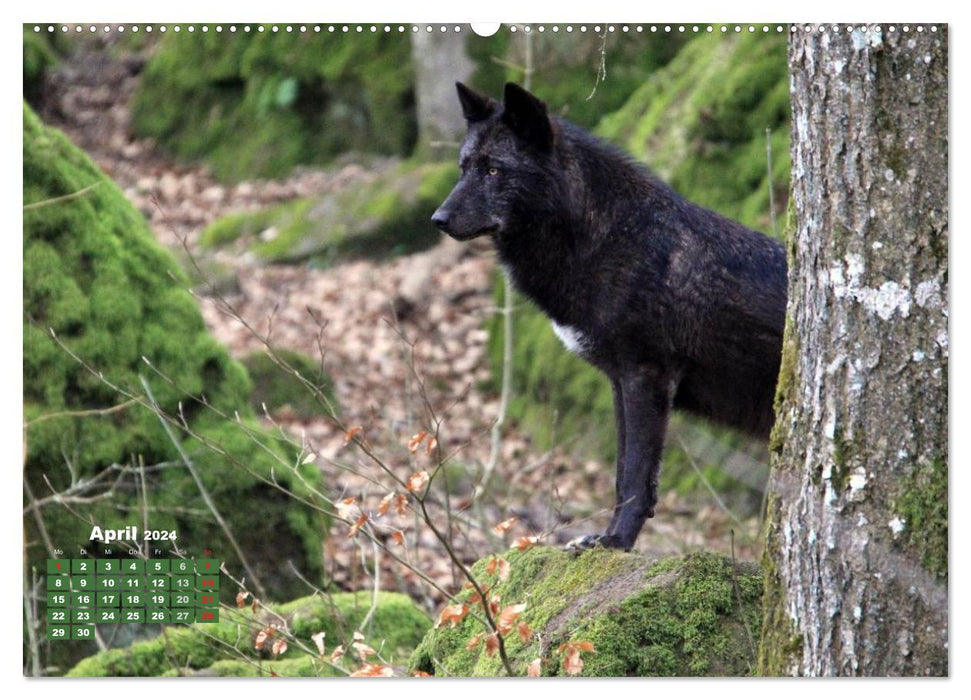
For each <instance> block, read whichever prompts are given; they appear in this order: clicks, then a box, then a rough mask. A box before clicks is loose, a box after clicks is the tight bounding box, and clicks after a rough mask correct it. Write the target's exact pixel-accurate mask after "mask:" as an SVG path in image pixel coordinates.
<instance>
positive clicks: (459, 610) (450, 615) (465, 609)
mask: <svg viewBox="0 0 971 700" xmlns="http://www.w3.org/2000/svg"><path fill="white" fill-rule="evenodd" d="M468 614H469V606H468V605H465V604H462V605H459V604H457V603H456V604H455V605H446V606H445V607H444V608H443V609H442V612H441V614H440V615H439V616H438V622H436V623H435V629H438V628H439V627H441V626H442V625H443V624H445V623H446V622H448V623H450V624H451V626H452V627H455V626H457V625H458V623H460V622H461V621H462V620H464V619H465V616H466V615H468Z"/></svg>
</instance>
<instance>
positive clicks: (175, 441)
mask: <svg viewBox="0 0 971 700" xmlns="http://www.w3.org/2000/svg"><path fill="white" fill-rule="evenodd" d="M138 378H139V380H140V381H141V383H142V388H143V389H145V396H147V397H148V400H149V402H150V403H151V405H152V406H153V407H158V403H157V402H156V401H155V397H154V396H153V395H152V389H151V387H150V386H149V385H148V382H147V381H145V377H142V376H139V377H138ZM159 410H161V409H159ZM156 416H158V413H157V412H156ZM158 418H159V421H160V422H161V423H162V428H163V429H164V430H165V434H166V435H167V436H168V438H169V440H170V441H171V443H172V446H173V447H175V449H176V451H177V452H178V453H179V456H180V457H182V461H183V462H185V468H186V470H187V471H188V472H189V474H190V475H191V476H192V480H193V481H194V482H195V484H196V488H197V489H199V495H201V496H202V500H203V501H205V503H206V507H207V508H209V512H210V513H212V516H213V517H214V518H215V519H216V522H217V523H218V524H219V527H220V529H221V530H222V531H223V534H224V535H226V539H227V540H228V541H229V544H230V546H231V547H232V548H233V549H234V550H235V552H236V556H237V557H239V563H240V564H242V566H243V568H244V569H246V574H247V575H248V576H249V577H250V578H251V579H252V581H253V585H254V586H255V587H256V589H257V590H258V591H259V594H260V596H261V597H263V598H265V597H266V589H265V588H263V584H262V583H261V582H260V579H259V577H258V576H257V575H256V572H255V571H254V570H253V568H252V567H251V566H250V564H249V561H247V559H246V555H245V554H243V549H242V548H241V547H240V546H239V543H238V542H236V537H235V536H234V535H233V533H232V530H230V529H229V525H228V524H227V523H226V521H225V520H223V516H222V515H221V514H220V513H219V509H218V508H216V504H215V502H214V501H213V500H212V497H211V496H210V495H209V489H207V488H206V486H205V484H203V483H202V479H200V478H199V474H198V472H197V471H196V466H195V462H193V461H192V458H191V457H189V455H188V453H186V451H185V449H184V448H183V447H182V442H181V441H180V440H179V438H178V436H177V435H176V434H175V433H174V432H173V431H172V427H171V426H170V425H169V424H168V422H167V421H166V420H165V419H163V418H162V417H161V416H158Z"/></svg>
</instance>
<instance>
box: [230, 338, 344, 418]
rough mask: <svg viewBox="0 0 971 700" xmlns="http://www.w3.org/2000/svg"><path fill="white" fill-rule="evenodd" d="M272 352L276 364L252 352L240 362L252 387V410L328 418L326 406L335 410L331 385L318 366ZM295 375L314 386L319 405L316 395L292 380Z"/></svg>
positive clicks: (303, 357)
mask: <svg viewBox="0 0 971 700" xmlns="http://www.w3.org/2000/svg"><path fill="white" fill-rule="evenodd" d="M274 352H275V354H276V357H277V360H276V361H275V360H274V359H273V358H272V357H270V355H269V354H268V353H266V352H255V353H253V354H251V355H248V356H246V357H244V358H243V360H242V363H243V366H244V367H245V368H246V371H247V373H248V374H249V377H250V381H251V382H252V383H253V392H252V393H251V394H250V405H251V406H252V407H253V410H255V411H256V412H257V413H262V412H263V410H264V407H266V410H268V411H269V412H270V413H273V412H275V411H278V410H279V409H281V408H283V407H284V406H286V407H288V410H289V411H291V412H293V413H295V414H296V415H297V416H300V417H302V418H312V417H314V416H320V415H327V414H328V409H327V405H328V404H329V405H330V406H332V407H334V409H335V411H336V410H337V398H336V396H335V395H334V382H333V380H332V379H331V378H330V376H329V375H327V374H326V373H323V370H322V368H321V367H320V364H319V363H317V362H314V361H313V360H312V359H310V358H309V357H307V356H306V355H301V354H300V353H298V352H293V351H292V350H274ZM294 372H298V373H299V374H300V376H301V377H302V378H303V379H305V380H306V381H308V382H310V383H311V384H312V385H313V386H314V388H315V389H316V392H319V393H320V395H321V396H320V400H319V401H318V399H317V397H316V396H315V393H316V392H315V391H313V390H311V388H310V387H308V386H307V385H306V384H304V383H303V382H302V381H300V379H299V378H297V377H296V376H294Z"/></svg>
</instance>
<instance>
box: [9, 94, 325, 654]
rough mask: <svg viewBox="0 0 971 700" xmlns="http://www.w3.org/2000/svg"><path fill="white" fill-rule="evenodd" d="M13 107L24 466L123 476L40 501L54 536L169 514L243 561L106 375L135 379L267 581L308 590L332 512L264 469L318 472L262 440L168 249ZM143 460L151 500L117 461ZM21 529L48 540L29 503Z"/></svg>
mask: <svg viewBox="0 0 971 700" xmlns="http://www.w3.org/2000/svg"><path fill="white" fill-rule="evenodd" d="M23 120H24V122H23V123H24V139H23V176H24V189H23V202H24V207H25V209H24V248H23V255H24V277H23V279H24V286H23V298H24V316H25V323H24V338H23V342H24V367H23V373H24V390H23V391H24V393H23V400H24V413H25V425H26V429H25V439H26V464H25V469H24V473H25V479H26V481H27V483H28V484H29V485H30V487H31V489H32V490H33V493H34V494H35V495H37V497H39V498H40V497H45V496H47V495H49V494H50V489H51V488H53V489H54V490H56V491H58V492H62V491H64V490H67V489H68V488H71V487H72V485H73V486H76V485H77V483H78V482H79V481H80V480H89V479H92V478H94V477H95V476H96V475H99V474H103V473H104V472H105V470H110V469H115V470H116V471H115V472H111V471H109V472H107V473H108V478H107V480H104V481H103V482H102V484H103V486H94V487H93V490H92V491H91V492H90V495H92V496H94V495H96V494H99V493H101V491H103V490H105V491H106V490H108V489H107V487H108V485H109V484H110V483H111V481H113V480H114V479H115V478H116V477H117V478H118V481H117V483H115V484H114V486H113V487H112V488H111V490H110V493H109V494H108V496H107V497H104V498H92V499H91V500H90V501H89V502H86V503H79V504H75V505H74V506H72V509H71V510H70V511H69V510H67V509H64V508H60V507H56V506H55V505H50V506H48V507H45V508H44V509H43V510H42V511H41V516H42V518H43V522H44V527H45V529H46V531H47V533H48V535H49V536H50V537H51V539H52V540H53V541H54V542H55V543H72V546H74V545H80V544H83V543H85V542H86V541H87V538H88V534H89V533H90V529H91V523H92V522H93V523H97V524H100V525H101V526H102V527H106V528H114V527H117V526H118V523H123V524H129V523H140V522H141V521H142V518H143V517H147V518H148V521H149V524H150V526H151V527H152V528H154V529H163V528H164V529H175V530H176V531H177V532H178V535H179V537H180V539H179V541H180V542H188V543H193V545H194V546H199V545H200V543H203V544H204V545H205V546H208V547H210V548H211V549H212V550H213V551H214V552H216V553H217V554H218V556H219V557H220V559H222V560H224V561H226V563H227V566H228V567H229V570H230V571H232V572H236V573H238V572H241V570H242V569H241V562H240V560H239V558H238V557H237V555H236V551H235V549H234V548H233V547H232V546H231V545H230V543H229V541H228V538H227V537H226V536H225V534H224V532H223V530H222V528H220V527H219V526H217V524H216V522H215V520H214V517H213V515H212V513H211V512H210V510H209V509H208V508H207V507H206V505H205V504H204V503H203V501H202V499H201V497H200V494H199V489H198V487H197V486H196V484H195V481H194V480H193V478H192V477H191V476H190V474H189V473H188V472H187V470H186V469H185V468H184V467H183V466H182V463H181V460H180V455H179V452H178V450H177V449H176V447H175V445H173V443H172V441H171V440H170V439H169V437H168V436H167V435H166V433H165V431H164V429H163V427H162V424H161V422H160V421H159V418H158V416H157V415H156V413H155V412H154V411H152V410H149V409H148V408H145V407H144V406H142V405H141V404H139V403H136V402H133V401H130V400H129V399H128V398H127V397H126V396H125V395H123V394H121V393H120V392H119V391H118V390H116V389H114V388H112V386H109V382H110V383H111V384H113V385H114V386H116V387H119V388H120V390H121V391H123V392H126V393H128V394H129V395H136V396H143V395H144V390H143V387H142V383H141V380H142V378H144V379H145V380H146V381H147V382H148V383H149V385H150V387H151V391H152V394H153V395H154V397H155V400H156V401H157V404H158V406H159V407H160V408H161V410H162V411H164V412H165V413H167V414H169V415H172V416H177V415H181V418H183V419H184V421H185V425H186V426H187V427H188V431H186V430H178V429H176V430H175V432H176V433H177V436H178V439H179V441H180V442H181V444H182V446H183V448H184V449H185V451H186V453H187V455H188V457H189V458H190V459H191V460H192V461H193V463H194V465H195V467H196V468H197V471H198V473H199V475H200V478H201V481H202V482H203V483H204V485H205V487H206V488H207V490H208V491H209V492H210V494H211V495H212V497H213V500H214V502H215V504H216V507H217V509H218V510H219V512H220V513H221V515H222V516H223V518H224V519H225V520H226V521H227V522H228V525H229V528H230V529H231V530H232V532H233V534H234V535H235V537H236V539H237V541H238V542H239V544H240V547H241V548H242V550H243V551H244V552H246V553H247V556H248V557H249V558H250V559H251V560H252V561H253V562H254V566H255V567H256V569H257V572H258V574H259V575H260V578H261V579H262V581H263V583H264V584H265V585H266V586H267V587H268V588H270V589H271V590H272V591H273V592H274V593H275V594H277V595H292V594H295V593H296V592H297V591H303V590H305V588H304V584H302V583H301V582H300V581H299V579H298V578H297V577H295V576H294V575H293V574H292V573H291V570H290V568H289V566H288V564H287V562H288V561H289V562H292V563H293V566H295V567H297V569H298V570H299V571H301V572H302V573H303V574H304V575H307V576H310V577H311V578H313V577H314V576H316V575H318V574H319V573H320V572H321V570H322V561H321V555H320V552H321V549H322V540H321V538H322V533H323V532H325V531H326V522H325V520H324V519H323V518H322V517H321V516H320V515H319V514H318V512H317V511H316V510H314V509H312V508H310V507H307V506H304V505H301V504H299V503H296V502H294V501H293V500H292V499H289V498H287V497H286V496H284V495H283V494H282V493H281V492H280V491H279V490H277V489H276V488H274V487H272V486H270V485H268V484H267V483H266V482H267V481H268V480H276V482H277V483H279V484H280V485H281V486H283V487H284V488H286V489H288V490H290V491H292V492H295V493H296V494H298V495H299V496H300V497H302V498H307V499H310V500H313V499H314V498H315V496H314V495H313V492H312V489H313V487H314V485H315V484H318V483H319V475H318V473H317V472H316V470H315V469H314V468H313V467H312V465H304V466H301V467H299V468H296V469H295V468H294V467H293V465H294V464H295V463H296V454H295V451H294V450H293V449H291V448H289V447H287V446H286V445H284V444H283V443H281V442H279V441H278V440H275V439H272V438H266V439H262V440H261V441H262V443H263V447H257V443H256V442H255V441H254V439H253V437H251V434H250V433H251V432H252V431H254V430H257V431H258V426H257V424H256V422H255V420H254V416H253V412H252V411H251V410H250V409H249V408H248V406H247V401H248V399H249V394H250V391H251V384H250V381H249V379H248V377H247V374H246V370H245V369H244V368H243V367H242V366H241V365H240V364H238V363H236V362H234V361H232V360H231V358H230V357H229V354H228V353H227V351H226V349H225V348H224V347H222V346H221V345H220V344H219V343H217V342H216V341H215V340H214V339H213V338H212V336H210V335H209V333H208V332H207V331H206V328H205V325H204V323H203V320H202V315H201V314H200V312H199V309H198V307H197V306H196V302H195V300H194V299H193V297H192V296H191V294H190V293H189V292H188V291H187V289H186V287H187V286H188V283H187V280H186V277H185V275H184V274H183V273H182V271H181V270H180V269H179V266H178V264H177V263H176V261H175V260H174V258H172V257H171V256H170V255H169V254H168V253H167V252H166V251H165V250H163V249H162V248H161V246H159V245H158V244H157V243H156V242H155V241H154V240H153V238H152V235H151V232H150V231H149V229H148V226H147V224H146V223H145V221H144V219H142V217H141V216H140V215H139V214H138V212H137V211H136V210H135V208H134V207H133V206H132V205H131V204H130V203H129V202H128V201H127V200H126V199H125V197H124V195H123V194H122V192H121V191H120V190H119V189H118V188H117V187H116V186H115V185H114V184H113V183H112V182H111V181H110V180H108V178H107V177H105V176H104V174H103V173H102V172H101V171H100V170H99V169H98V168H97V167H96V166H95V165H94V164H93V163H92V162H91V161H90V160H89V159H88V158H87V157H86V156H85V155H84V154H83V153H82V152H81V151H79V150H78V149H76V148H75V147H74V146H72V145H71V144H70V143H69V142H68V140H67V139H66V138H65V137H64V135H63V134H61V133H60V132H58V131H56V130H54V129H50V128H47V127H45V126H44V125H43V124H42V123H41V122H40V120H39V119H38V118H37V117H36V115H35V114H34V113H33V112H32V111H31V110H30V109H29V108H27V107H26V106H25V107H24V117H23ZM58 198H63V199H58ZM49 329H53V330H54V332H56V335H57V339H58V341H60V342H61V343H63V345H64V346H65V347H66V348H69V349H70V350H71V352H73V353H75V354H76V355H77V356H78V357H79V358H81V359H82V360H83V362H84V363H86V364H87V365H88V367H90V368H91V370H92V371H88V369H86V368H85V367H84V366H82V364H81V363H80V362H78V361H77V360H75V359H74V358H72V357H71V356H70V355H69V354H68V352H67V351H65V349H64V348H63V347H61V346H59V345H58V343H57V342H55V340H54V338H53V337H52V336H51V333H50V330H49ZM149 363H150V364H149ZM96 373H101V375H100V376H99V375H97V374H96ZM202 397H205V399H204V400H203V398H202ZM104 409H109V410H108V412H105V413H99V411H101V410H104ZM213 409H215V410H218V411H222V412H224V413H226V414H228V415H229V416H231V417H232V416H234V415H235V413H236V412H238V415H239V418H238V420H234V419H233V418H229V419H223V418H221V417H220V416H219V415H217V413H215V411H214V410H213ZM160 464H162V465H168V466H165V467H162V468H158V467H156V466H155V465H160ZM113 465H114V466H113ZM139 465H145V466H146V467H147V469H146V471H145V474H144V490H145V492H146V494H147V500H145V501H143V500H142V498H141V496H140V494H141V493H142V481H141V478H142V477H141V475H140V474H139V473H137V470H132V471H130V472H128V473H127V474H122V473H120V472H118V471H117V469H118V468H119V466H120V467H137V466H139ZM85 495H88V494H85ZM241 502H245V503H246V504H247V507H246V508H245V509H240V508H239V507H238V506H239V503H241ZM143 514H144V516H143ZM25 528H26V530H25V541H26V542H27V557H28V561H29V562H30V563H33V564H35V565H38V564H40V563H42V560H43V559H44V558H46V552H45V551H44V549H43V547H42V545H41V542H42V538H41V536H40V533H39V532H38V530H37V525H36V523H35V520H34V518H33V517H30V518H27V519H26V520H25ZM97 550H98V548H97V546H96V545H95V544H92V545H91V547H90V549H89V551H92V552H95V551H97ZM73 648H74V647H72V649H73Z"/></svg>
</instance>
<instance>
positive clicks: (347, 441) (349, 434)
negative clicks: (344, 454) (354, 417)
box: [344, 425, 363, 447]
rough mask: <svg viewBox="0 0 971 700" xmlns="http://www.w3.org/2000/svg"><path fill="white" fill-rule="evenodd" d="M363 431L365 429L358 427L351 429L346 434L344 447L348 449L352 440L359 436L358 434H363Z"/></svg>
mask: <svg viewBox="0 0 971 700" xmlns="http://www.w3.org/2000/svg"><path fill="white" fill-rule="evenodd" d="M361 430H363V428H362V427H361V426H359V425H358V426H355V427H353V428H350V429H349V430H348V431H347V432H346V433H344V447H347V446H348V445H349V444H351V440H353V439H354V438H355V437H356V436H357V434H358V433H359V432H361Z"/></svg>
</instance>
